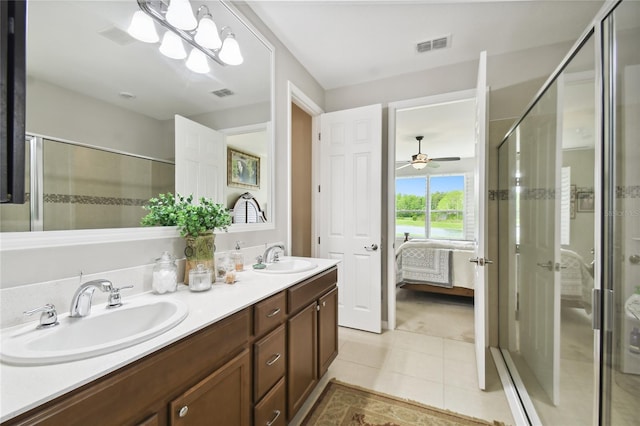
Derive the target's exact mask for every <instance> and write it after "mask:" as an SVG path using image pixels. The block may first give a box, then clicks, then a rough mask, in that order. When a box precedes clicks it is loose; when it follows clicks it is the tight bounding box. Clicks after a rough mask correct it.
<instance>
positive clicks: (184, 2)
mask: <svg viewBox="0 0 640 426" xmlns="http://www.w3.org/2000/svg"><path fill="white" fill-rule="evenodd" d="M166 19H167V21H168V22H169V23H170V24H171V25H173V26H174V27H176V28H180V29H181V30H185V31H191V30H193V29H195V28H196V26H197V25H198V21H196V17H195V16H194V15H193V9H191V3H189V0H171V2H170V3H169V8H168V9H167V15H166Z"/></svg>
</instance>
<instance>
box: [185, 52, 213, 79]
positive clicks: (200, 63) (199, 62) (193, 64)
mask: <svg viewBox="0 0 640 426" xmlns="http://www.w3.org/2000/svg"><path fill="white" fill-rule="evenodd" d="M185 65H186V66H187V68H189V69H190V70H191V71H193V72H197V73H198V74H206V73H208V72H209V71H211V69H210V68H209V63H208V62H207V57H206V56H205V55H204V53H202V52H201V51H199V50H198V49H196V48H195V47H194V48H193V49H191V53H189V57H188V58H187V62H186V63H185Z"/></svg>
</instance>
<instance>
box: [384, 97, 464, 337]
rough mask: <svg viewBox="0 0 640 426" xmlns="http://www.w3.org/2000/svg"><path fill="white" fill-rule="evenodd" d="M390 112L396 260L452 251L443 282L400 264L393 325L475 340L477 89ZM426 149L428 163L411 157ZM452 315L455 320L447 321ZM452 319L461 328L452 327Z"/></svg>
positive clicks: (395, 107)
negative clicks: (449, 266)
mask: <svg viewBox="0 0 640 426" xmlns="http://www.w3.org/2000/svg"><path fill="white" fill-rule="evenodd" d="M389 114H390V118H392V119H393V122H394V124H393V126H392V125H391V124H390V132H389V138H390V141H389V144H390V148H389V151H390V152H391V151H393V157H394V158H395V161H394V165H393V168H392V170H390V175H391V174H393V179H392V180H391V179H390V189H389V191H390V194H392V196H390V197H389V199H390V200H394V205H393V206H390V208H391V210H392V212H390V213H389V215H390V217H392V218H394V219H395V221H394V223H393V225H392V224H390V225H389V226H390V228H392V229H390V232H389V238H390V239H391V240H392V241H393V243H394V249H395V250H394V252H393V257H392V259H390V260H389V262H393V263H390V265H396V266H397V265H400V264H402V259H401V258H402V257H403V256H404V257H405V258H406V261H409V262H412V260H413V259H412V256H414V255H415V256H427V255H434V254H435V255H438V256H440V255H441V254H442V253H444V254H445V255H447V256H450V257H451V259H450V262H451V268H450V269H451V270H450V271H449V274H450V276H449V277H448V278H447V279H443V280H442V281H446V282H441V283H437V284H436V283H432V284H431V285H429V284H427V281H428V280H426V279H421V277H420V274H421V273H423V272H424V271H420V268H422V265H416V264H412V265H407V266H405V267H403V268H397V269H396V268H392V270H394V269H395V270H396V274H395V275H394V277H393V282H394V283H395V284H396V285H395V288H394V291H393V292H392V291H391V286H389V289H390V291H389V297H390V298H392V297H393V299H394V300H393V301H394V302H395V303H394V309H393V312H391V308H390V312H389V314H390V315H388V317H389V319H390V320H391V321H389V328H392V322H393V323H394V325H393V328H397V329H400V330H405V331H411V332H418V333H425V334H429V333H431V334H432V335H435V336H439V337H445V338H453V339H457V340H462V341H466V342H474V318H473V282H474V270H473V265H472V264H471V263H469V261H468V259H469V258H470V257H473V239H474V223H473V221H474V218H475V214H474V182H473V180H474V174H475V167H476V159H475V144H474V140H475V135H474V132H475V121H476V117H475V90H470V91H463V92H455V93H450V94H444V95H438V96H431V97H427V98H420V99H415V100H409V101H403V102H398V103H394V104H391V105H390V107H389ZM418 154H425V155H427V161H428V163H427V164H426V165H425V166H424V167H421V164H415V165H414V164H412V163H411V161H412V159H414V158H416V157H415V156H416V155H418ZM416 166H417V167H416ZM390 167H391V166H390ZM392 234H393V236H392ZM448 251H451V253H447V252H448ZM441 252H442V253H441ZM390 257H391V256H390ZM398 261H400V263H397V262H398ZM456 268H457V271H458V273H457V274H456V273H455V270H456ZM388 279H390V280H391V277H389V278H388ZM436 281H437V280H436ZM449 315H453V316H454V317H455V319H454V318H453V317H451V318H449V320H447V317H448V316H449ZM452 323H455V324H456V326H455V327H447V326H446V324H452Z"/></svg>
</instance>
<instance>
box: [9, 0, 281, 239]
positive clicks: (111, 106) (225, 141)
mask: <svg viewBox="0 0 640 426" xmlns="http://www.w3.org/2000/svg"><path fill="white" fill-rule="evenodd" d="M157 3H161V2H157ZM191 6H192V8H193V11H194V15H195V16H198V17H201V15H202V14H201V13H197V10H198V9H199V8H200V6H206V9H208V10H209V12H210V13H211V16H212V17H213V19H214V21H215V24H216V25H217V27H218V29H219V31H220V33H221V35H222V38H223V39H224V37H225V35H228V33H229V29H231V31H233V34H234V36H235V40H236V41H237V42H238V45H239V47H240V49H241V52H242V57H243V61H242V63H241V64H239V65H226V64H224V63H222V62H216V61H214V60H211V59H206V60H207V62H208V67H209V72H206V73H198V72H194V71H192V69H190V68H188V67H187V65H186V62H185V60H184V59H172V58H170V57H167V56H165V55H164V54H162V53H161V52H160V49H159V48H160V46H161V40H162V38H163V35H164V33H165V32H167V30H166V28H165V27H163V26H161V25H158V24H157V23H155V24H154V25H155V27H156V31H157V32H158V35H159V40H158V41H157V42H154V43H145V42H142V41H140V40H138V39H136V38H134V37H132V36H131V35H130V34H129V33H128V32H127V29H128V28H129V26H130V24H131V21H132V17H133V16H134V13H135V12H137V11H140V8H139V6H138V2H137V1H135V0H126V1H115V2H114V1H90V2H88V1H78V0H76V1H56V0H52V1H29V2H28V33H27V116H26V117H27V118H26V127H27V140H28V142H29V152H30V155H27V159H28V160H27V161H28V162H29V163H30V164H28V165H27V167H26V169H27V171H28V172H30V173H31V174H33V177H32V176H29V177H28V178H27V188H31V189H27V191H28V192H30V193H29V197H28V199H29V200H31V201H34V202H35V204H36V205H35V208H34V205H33V204H31V205H30V204H25V205H18V206H15V205H13V206H12V205H3V206H2V207H0V208H1V209H2V211H1V213H2V214H1V217H2V220H1V223H0V230H1V231H2V232H15V231H29V230H45V231H46V230H61V229H97V228H119V227H137V226H140V225H139V222H140V218H141V217H142V216H144V213H145V212H144V210H143V209H142V208H141V206H142V205H143V204H144V203H145V202H146V200H148V199H149V198H150V197H153V196H155V195H157V194H158V193H161V192H173V191H178V192H180V193H184V194H187V193H193V194H194V195H197V196H201V195H207V196H210V197H212V198H214V199H215V200H216V201H217V202H220V203H223V204H224V205H225V206H226V207H228V208H230V209H232V208H233V207H234V204H235V202H236V201H237V199H238V197H239V196H240V195H242V194H243V193H245V192H249V193H250V194H251V195H252V196H253V197H254V198H255V200H256V201H257V203H258V204H259V205H260V206H261V209H262V211H263V212H264V215H263V217H264V218H266V221H267V222H272V221H273V217H272V215H271V214H270V208H271V206H272V202H271V197H272V196H273V194H272V184H271V174H272V172H273V171H272V170H271V169H272V167H271V162H272V160H273V153H272V132H271V126H270V122H271V120H272V108H271V99H272V98H271V96H272V76H271V71H272V49H271V48H270V47H269V46H268V45H267V44H266V43H265V42H264V41H263V40H262V39H261V38H260V36H259V35H258V34H257V33H255V32H254V31H253V30H252V29H251V28H249V27H248V26H247V25H245V24H244V23H243V22H242V21H241V20H240V18H239V17H238V16H237V14H236V13H235V12H234V11H233V10H232V9H231V8H230V7H229V6H228V5H226V4H224V3H223V2H219V1H193V0H192V1H191ZM163 13H164V12H163ZM184 47H185V49H186V51H187V52H189V51H190V50H191V46H189V45H188V44H187V43H184ZM178 116H180V117H183V118H184V119H185V120H186V121H188V122H191V123H195V124H196V125H199V126H203V127H206V128H207V129H209V130H211V132H213V133H214V134H215V135H216V136H215V137H209V136H207V138H204V139H202V140H200V141H198V143H199V144H200V145H202V146H201V147H200V151H198V149H197V148H196V147H195V146H194V141H193V140H192V139H190V138H192V137H193V136H194V135H193V134H192V133H189V132H186V133H181V132H179V129H178V128H177V126H176V124H175V123H176V119H177V118H176V117H178ZM243 139H246V140H251V142H246V140H243ZM177 146H180V147H186V148H180V149H187V150H191V152H192V153H196V156H199V157H200V158H203V159H206V160H207V162H206V163H207V164H204V165H203V164H202V163H197V164H194V163H193V162H190V160H189V158H188V156H187V160H185V161H186V162H185V163H183V164H179V163H180V161H181V160H180V158H179V157H180V156H176V150H177V148H176V147H177ZM227 147H229V148H232V149H236V150H238V151H241V152H243V153H245V154H247V155H249V156H251V158H256V159H257V160H256V161H255V162H254V164H255V165H258V164H259V166H260V168H259V169H258V170H256V173H259V176H260V179H259V181H258V180H256V179H254V180H253V181H251V182H250V183H251V184H252V186H251V187H247V186H245V187H243V188H239V187H238V184H237V183H235V182H230V181H229V179H228V176H227V151H228V148H227ZM30 157H31V158H32V159H31V161H30V160H29V158H30ZM209 160H210V161H209ZM210 163H213V164H214V166H211V164H210ZM34 165H35V166H34ZM180 167H182V172H180V170H179V169H180ZM38 173H39V174H38ZM178 173H182V174H181V176H182V177H180V176H179V175H178ZM40 176H41V177H40ZM183 178H184V179H183ZM29 182H34V183H40V188H41V189H42V190H41V191H40V192H39V193H38V192H37V191H36V192H34V191H33V190H34V189H36V190H37V189H38V188H34V185H29ZM210 188H214V189H215V190H213V189H211V190H210ZM210 191H213V192H210ZM34 216H35V217H34Z"/></svg>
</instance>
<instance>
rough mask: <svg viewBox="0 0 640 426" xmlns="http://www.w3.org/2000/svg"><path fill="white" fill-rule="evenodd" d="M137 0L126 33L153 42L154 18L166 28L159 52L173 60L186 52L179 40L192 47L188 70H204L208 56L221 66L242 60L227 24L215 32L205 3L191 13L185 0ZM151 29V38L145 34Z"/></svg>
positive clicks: (155, 41)
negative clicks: (167, 2)
mask: <svg viewBox="0 0 640 426" xmlns="http://www.w3.org/2000/svg"><path fill="white" fill-rule="evenodd" d="M137 2H138V6H139V7H140V9H141V10H139V11H137V12H135V13H134V16H133V19H132V20H131V25H130V26H129V29H128V32H129V34H130V35H131V36H132V37H134V38H136V39H138V40H140V41H143V42H146V43H157V42H158V40H159V37H158V34H157V32H156V31H155V26H154V24H153V21H156V23H158V24H160V25H161V26H163V27H164V28H166V29H167V33H165V35H164V36H163V39H162V44H161V45H160V52H161V53H162V54H163V55H165V56H167V57H169V58H173V59H184V58H185V57H187V54H186V51H185V50H184V45H183V42H186V43H187V44H188V45H190V46H191V47H192V50H191V53H190V54H189V57H188V58H187V62H186V66H187V67H188V68H189V69H190V70H192V71H194V72H198V73H208V72H209V71H210V68H209V64H208V59H211V60H213V61H214V62H217V63H218V64H220V65H222V66H224V65H240V64H241V63H242V62H243V61H244V59H243V57H242V53H241V52H240V46H239V44H238V41H237V40H236V39H235V34H234V33H233V32H232V31H231V29H230V28H229V27H224V28H223V29H222V31H221V32H218V28H217V26H216V24H215V22H214V21H213V16H212V15H211V12H210V11H209V8H208V7H207V6H205V5H202V6H200V7H199V8H198V9H197V12H196V13H195V14H194V13H193V9H192V7H191V3H190V1H189V0H170V1H169V6H168V7H167V5H166V1H157V0H137ZM198 17H200V18H199V20H198ZM150 18H151V19H150ZM143 28H144V31H143ZM151 30H152V31H153V33H155V37H153V36H150V35H149V34H151Z"/></svg>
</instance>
